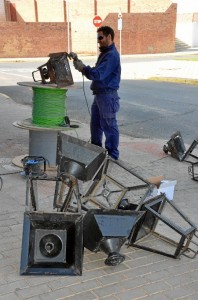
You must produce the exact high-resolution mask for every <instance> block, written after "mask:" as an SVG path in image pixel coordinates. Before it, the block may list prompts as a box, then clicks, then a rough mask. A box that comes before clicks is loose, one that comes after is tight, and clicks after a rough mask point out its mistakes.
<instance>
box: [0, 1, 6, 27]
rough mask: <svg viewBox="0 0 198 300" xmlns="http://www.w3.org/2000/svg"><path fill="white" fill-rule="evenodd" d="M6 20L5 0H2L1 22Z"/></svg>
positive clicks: (0, 6) (0, 5)
mask: <svg viewBox="0 0 198 300" xmlns="http://www.w3.org/2000/svg"><path fill="white" fill-rule="evenodd" d="M5 20H6V17H5V6H4V0H0V22H3V21H5Z"/></svg>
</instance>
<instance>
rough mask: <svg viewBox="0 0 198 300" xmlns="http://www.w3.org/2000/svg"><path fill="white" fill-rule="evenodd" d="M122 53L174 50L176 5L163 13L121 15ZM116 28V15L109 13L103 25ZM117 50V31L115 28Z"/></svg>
mask: <svg viewBox="0 0 198 300" xmlns="http://www.w3.org/2000/svg"><path fill="white" fill-rule="evenodd" d="M122 16H123V30H122V54H143V53H165V52H173V51H174V50H175V25H176V5H175V4H172V5H171V6H170V8H169V9H168V10H166V12H164V13H144V14H138V13H137V14H133V13H131V14H128V13H126V14H125V13H124V14H123V15H122ZM107 24H109V25H110V26H112V27H113V28H117V15H116V14H109V15H108V16H107V18H106V19H105V20H104V25H107ZM115 33H116V37H115V43H116V45H117V48H118V50H119V47H118V45H119V44H120V41H119V37H120V35H119V31H118V30H117V29H116V30H115Z"/></svg>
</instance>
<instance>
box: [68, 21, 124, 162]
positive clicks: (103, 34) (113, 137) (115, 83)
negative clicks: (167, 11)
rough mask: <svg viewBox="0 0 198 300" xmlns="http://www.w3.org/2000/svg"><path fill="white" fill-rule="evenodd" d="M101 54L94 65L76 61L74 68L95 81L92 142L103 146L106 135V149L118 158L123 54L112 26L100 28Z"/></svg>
mask: <svg viewBox="0 0 198 300" xmlns="http://www.w3.org/2000/svg"><path fill="white" fill-rule="evenodd" d="M97 35H98V36H97V39H98V44H99V50H100V55H99V57H98V60H97V62H96V65H95V67H93V68H92V67H90V66H85V65H84V64H83V62H82V61H81V60H78V59H77V60H74V67H75V69H77V70H78V71H80V72H82V74H83V75H85V77H86V78H88V79H90V80H92V83H91V86H90V89H91V90H92V91H93V95H94V101H93V104H92V107H91V123H90V129H91V143H92V144H95V145H98V146H100V147H102V136H103V132H104V134H105V138H106V140H105V148H106V149H107V151H108V154H109V156H111V157H112V158H113V159H115V160H117V159H118V158H119V150H118V145H119V130H118V125H117V120H116V113H117V112H118V110H119V107H120V105H119V99H120V98H119V96H118V92H117V91H118V89H119V85H120V76H121V65H120V55H119V53H118V51H117V49H116V47H115V44H114V31H113V29H112V28H111V27H109V26H102V27H100V28H98V30H97Z"/></svg>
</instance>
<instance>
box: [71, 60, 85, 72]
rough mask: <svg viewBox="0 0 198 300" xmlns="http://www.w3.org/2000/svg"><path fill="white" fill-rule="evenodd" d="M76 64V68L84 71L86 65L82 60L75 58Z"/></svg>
mask: <svg viewBox="0 0 198 300" xmlns="http://www.w3.org/2000/svg"><path fill="white" fill-rule="evenodd" d="M73 64H74V68H75V69H76V70H78V71H79V72H82V70H83V69H84V67H85V65H84V64H83V62H82V60H79V59H78V60H74V61H73Z"/></svg>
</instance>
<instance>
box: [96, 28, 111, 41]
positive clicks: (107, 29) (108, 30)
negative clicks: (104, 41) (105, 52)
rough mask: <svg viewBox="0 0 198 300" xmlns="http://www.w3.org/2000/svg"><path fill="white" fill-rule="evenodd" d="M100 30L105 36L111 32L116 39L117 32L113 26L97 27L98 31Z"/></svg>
mask: <svg viewBox="0 0 198 300" xmlns="http://www.w3.org/2000/svg"><path fill="white" fill-rule="evenodd" d="M99 31H102V32H103V34H104V35H105V36H107V35H109V34H110V35H111V39H112V41H113V40H114V36H115V33H114V30H113V29H112V28H111V27H109V26H101V27H99V28H98V29H97V32H99Z"/></svg>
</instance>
